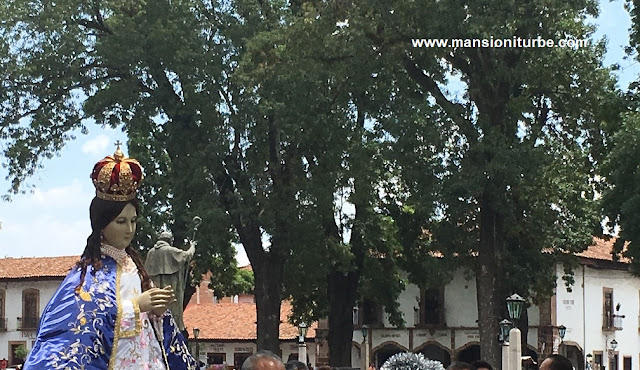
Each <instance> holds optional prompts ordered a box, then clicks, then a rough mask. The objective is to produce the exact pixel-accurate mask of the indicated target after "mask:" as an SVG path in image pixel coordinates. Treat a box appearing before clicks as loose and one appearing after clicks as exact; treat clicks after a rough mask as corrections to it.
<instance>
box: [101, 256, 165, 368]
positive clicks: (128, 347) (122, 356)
mask: <svg viewBox="0 0 640 370" xmlns="http://www.w3.org/2000/svg"><path fill="white" fill-rule="evenodd" d="M100 251H101V252H102V253H103V254H105V255H107V256H109V257H111V258H113V259H114V260H116V262H117V263H118V265H120V267H121V268H122V273H121V274H120V284H118V285H119V287H120V290H119V292H118V294H119V297H118V298H119V299H118V301H119V302H121V303H120V305H121V307H122V314H121V317H119V327H118V325H117V324H116V333H118V332H119V333H120V335H117V340H116V341H115V342H114V346H113V347H114V348H115V349H116V351H115V353H112V355H111V356H112V359H111V360H112V361H113V362H114V364H115V366H114V368H116V369H122V370H129V369H131V370H138V369H144V370H166V369H167V368H166V366H165V364H164V355H163V353H162V349H161V348H160V343H159V342H158V340H157V339H156V337H155V332H154V328H153V327H152V323H151V320H149V313H148V312H140V307H138V302H137V301H136V298H137V297H138V296H139V295H140V294H141V293H142V291H141V288H140V287H141V286H142V285H141V284H142V282H141V281H140V275H138V268H137V267H136V264H135V263H134V262H133V260H132V259H131V257H129V255H127V253H126V252H124V251H121V250H119V249H116V248H114V247H112V246H110V245H103V246H102V248H101V249H100ZM155 321H158V320H157V319H155ZM157 327H158V326H157V325H156V328H157ZM114 356H115V357H114Z"/></svg>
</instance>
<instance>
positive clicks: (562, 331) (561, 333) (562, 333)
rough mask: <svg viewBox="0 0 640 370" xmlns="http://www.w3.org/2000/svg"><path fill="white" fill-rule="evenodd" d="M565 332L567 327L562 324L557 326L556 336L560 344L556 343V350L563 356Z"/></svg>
mask: <svg viewBox="0 0 640 370" xmlns="http://www.w3.org/2000/svg"><path fill="white" fill-rule="evenodd" d="M565 334H567V327H566V326H564V325H560V326H558V336H559V337H560V344H559V345H558V352H560V354H561V355H563V356H565V353H564V352H565V351H564V346H563V344H564V336H565Z"/></svg>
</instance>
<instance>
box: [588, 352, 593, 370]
mask: <svg viewBox="0 0 640 370" xmlns="http://www.w3.org/2000/svg"><path fill="white" fill-rule="evenodd" d="M592 368H593V355H592V354H591V353H587V370H591V369H592Z"/></svg>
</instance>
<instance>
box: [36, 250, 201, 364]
mask: <svg viewBox="0 0 640 370" xmlns="http://www.w3.org/2000/svg"><path fill="white" fill-rule="evenodd" d="M80 273H81V270H80V268H78V267H74V268H73V269H72V270H71V271H70V272H69V274H68V275H67V277H66V278H65V279H64V281H63V282H62V284H61V285H60V287H59V288H58V290H57V291H56V292H55V294H54V295H53V297H52V298H51V300H50V301H49V303H48V304H47V307H46V308H45V310H44V312H43V313H42V318H41V320H40V326H39V328H38V335H37V338H36V342H35V344H34V347H33V349H32V350H31V352H30V353H29V356H28V357H27V360H26V362H25V364H24V367H23V369H24V370H44V369H65V370H67V369H69V370H72V369H86V370H90V369H96V370H97V369H109V370H111V369H112V368H113V364H111V367H110V366H109V365H110V364H109V362H110V360H111V354H112V349H113V346H114V342H115V344H116V345H117V339H118V334H119V328H117V327H116V323H117V322H118V320H117V318H118V317H119V313H120V314H121V312H118V311H119V310H121V308H119V307H121V302H118V300H117V297H118V296H119V295H118V294H116V292H117V291H118V289H119V287H117V286H116V285H117V282H119V276H120V273H121V271H120V268H119V266H118V265H117V264H116V262H115V260H113V259H112V258H111V257H105V256H103V257H102V268H100V269H99V270H96V271H95V274H94V270H93V267H92V266H89V267H87V273H86V275H85V279H84V284H83V286H82V289H81V290H80V291H79V292H76V286H78V284H79V283H80ZM160 335H162V338H161V340H160ZM156 338H159V341H160V342H161V343H160V347H161V348H162V350H163V356H164V362H165V366H167V369H170V370H182V369H184V370H191V369H196V362H195V359H194V358H193V357H192V356H191V355H190V354H189V351H188V349H187V346H186V343H185V341H184V337H183V336H182V334H181V333H180V331H179V330H178V328H177V326H176V324H175V321H174V320H173V317H172V316H171V312H169V311H167V312H166V313H165V314H164V316H163V317H162V330H156Z"/></svg>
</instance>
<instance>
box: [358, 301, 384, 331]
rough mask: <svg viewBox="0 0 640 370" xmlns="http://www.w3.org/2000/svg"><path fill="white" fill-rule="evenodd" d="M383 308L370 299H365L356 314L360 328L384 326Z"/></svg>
mask: <svg viewBox="0 0 640 370" xmlns="http://www.w3.org/2000/svg"><path fill="white" fill-rule="evenodd" d="M383 311H384V310H383V308H382V305H381V304H379V303H377V302H374V301H372V300H370V299H364V300H363V301H362V302H361V303H360V306H359V307H358V309H357V311H356V312H355V313H354V315H355V316H356V317H355V319H356V321H357V323H358V326H362V325H367V326H374V327H375V326H377V327H380V326H383V321H382V317H383Z"/></svg>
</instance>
